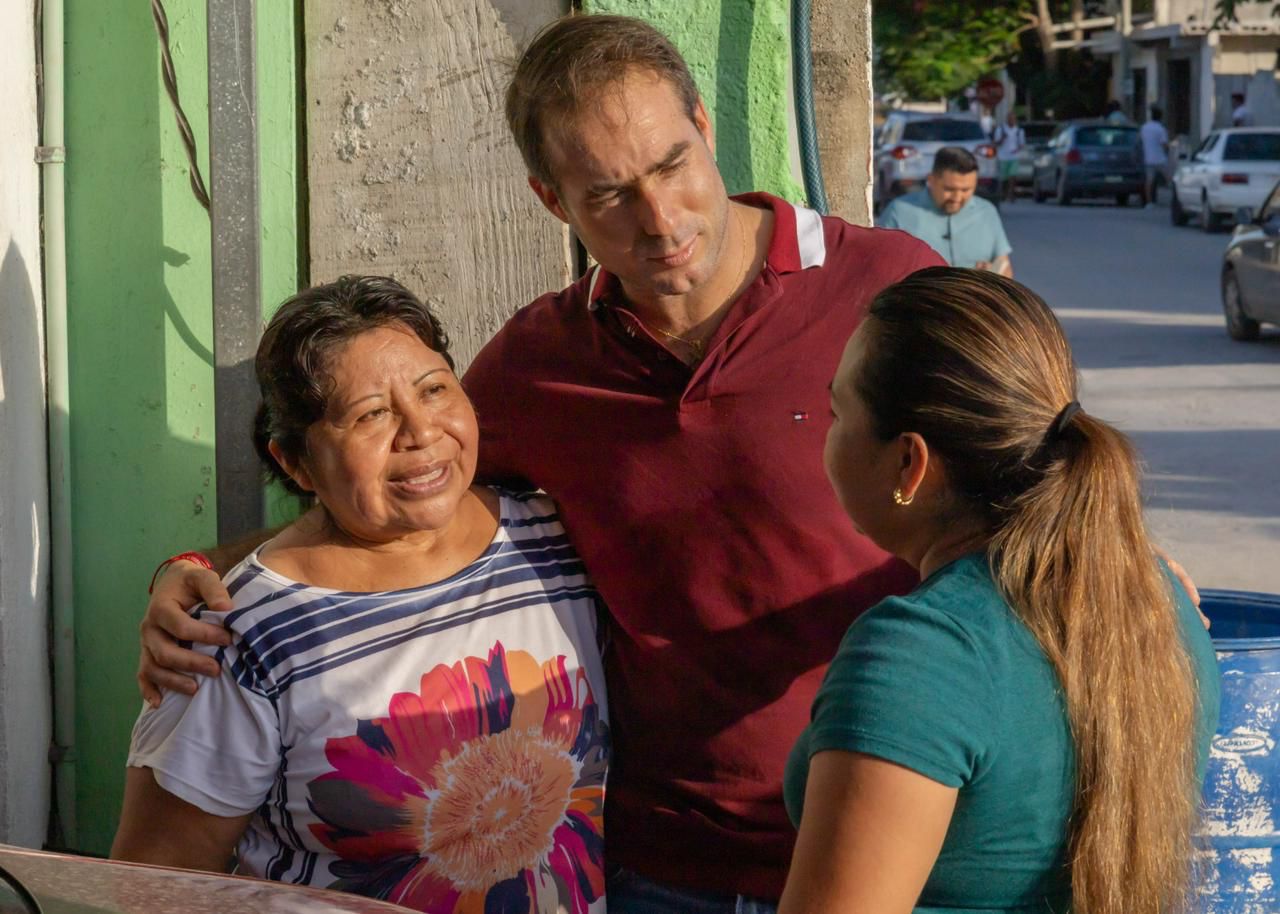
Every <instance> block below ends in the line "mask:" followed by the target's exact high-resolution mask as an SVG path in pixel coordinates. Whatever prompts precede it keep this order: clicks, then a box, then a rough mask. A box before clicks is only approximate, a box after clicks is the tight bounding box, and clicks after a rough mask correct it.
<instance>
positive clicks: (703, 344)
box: [641, 201, 748, 363]
mask: <svg viewBox="0 0 1280 914" xmlns="http://www.w3.org/2000/svg"><path fill="white" fill-rule="evenodd" d="M729 206H730V207H732V208H733V221H734V225H736V226H737V227H738V234H739V235H740V236H741V243H740V244H739V245H738V277H739V279H741V277H742V275H743V272H742V270H743V266H744V265H745V264H746V261H747V247H748V241H747V230H746V229H745V228H743V226H742V216H741V215H740V214H739V213H738V209H737V207H735V206H734V205H733V203H732V201H730V203H729ZM641 323H644V321H641ZM645 326H646V327H649V328H650V329H652V330H657V331H658V332H659V333H661V334H662V335H663V336H665V337H666V338H667V339H669V340H671V341H673V342H676V343H680V344H681V345H683V346H685V347H687V348H688V350H689V355H690V356H692V359H693V362H694V363H697V362H701V361H702V357H703V356H705V355H706V354H707V340H708V339H710V338H711V336H712V334H714V333H715V328H714V327H712V328H711V331H710V332H709V333H707V335H706V336H703V337H699V338H697V339H690V338H689V337H687V336H681V335H680V334H678V333H672V332H670V331H669V330H663V329H662V328H661V327H654V326H652V325H650V324H645Z"/></svg>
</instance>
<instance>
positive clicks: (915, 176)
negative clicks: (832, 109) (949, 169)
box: [874, 111, 1000, 209]
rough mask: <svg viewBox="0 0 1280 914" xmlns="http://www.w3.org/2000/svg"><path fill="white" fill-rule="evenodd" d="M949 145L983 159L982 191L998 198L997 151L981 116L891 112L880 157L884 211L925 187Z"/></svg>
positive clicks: (878, 191) (879, 195)
mask: <svg viewBox="0 0 1280 914" xmlns="http://www.w3.org/2000/svg"><path fill="white" fill-rule="evenodd" d="M944 146H960V147H962V148H964V149H967V150H969V151H970V152H972V153H973V154H974V157H975V158H976V159H977V160H978V193H979V194H981V195H982V196H984V197H986V198H987V199H989V200H995V199H996V198H997V196H998V193H997V192H998V190H999V188H998V185H999V178H1000V173H999V168H998V166H997V164H996V148H995V146H993V145H992V144H991V140H990V138H989V137H988V136H987V134H986V132H985V131H984V130H983V129H982V124H981V123H979V122H978V119H977V118H974V117H969V116H967V115H961V114H927V113H924V112H919V111H891V112H889V116H888V117H887V118H886V119H885V122H884V125H883V127H881V129H880V134H879V138H878V142H877V145H876V153H875V185H874V193H875V202H876V207H877V209H879V208H880V207H882V206H884V205H885V204H886V203H888V202H889V201H890V200H892V199H893V198H894V197H897V196H899V195H901V194H905V193H907V192H909V191H912V190H915V189H917V188H919V187H921V186H923V184H924V179H925V178H926V177H928V175H929V172H930V171H931V170H932V169H933V157H934V156H935V155H936V154H937V152H938V150H939V149H941V148H942V147H944Z"/></svg>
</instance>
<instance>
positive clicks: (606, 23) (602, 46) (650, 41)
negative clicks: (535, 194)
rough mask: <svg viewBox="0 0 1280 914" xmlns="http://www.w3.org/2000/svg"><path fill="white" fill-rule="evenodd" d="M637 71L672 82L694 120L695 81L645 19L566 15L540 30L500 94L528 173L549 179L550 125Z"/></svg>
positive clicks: (508, 123)
mask: <svg viewBox="0 0 1280 914" xmlns="http://www.w3.org/2000/svg"><path fill="white" fill-rule="evenodd" d="M635 70H642V71H648V72H650V73H652V74H654V75H655V76H657V77H659V78H661V79H663V80H665V81H666V82H667V83H668V84H670V86H671V87H672V89H674V90H675V93H676V97H677V98H678V99H679V100H680V103H681V106H682V107H683V108H684V111H685V114H687V115H688V117H689V119H690V120H692V119H693V116H694V111H695V110H696V109H697V107H698V87H697V85H696V84H695V83H694V81H693V76H692V75H691V74H690V73H689V66H688V64H686V63H685V61H684V58H683V57H681V56H680V52H679V51H677V50H676V47H675V45H673V44H672V43H671V41H670V40H669V39H668V38H667V36H666V35H663V34H662V33H661V32H659V31H658V30H657V29H655V28H654V27H653V26H651V25H649V24H648V23H647V22H644V21H643V20H640V19H634V18H632V17H630V16H606V15H588V16H582V15H578V16H565V17H563V18H561V19H557V20H556V21H555V22H552V23H551V24H550V25H548V26H546V27H545V28H543V29H542V31H540V32H538V34H537V35H535V36H534V38H533V41H532V42H531V43H530V44H529V47H528V48H527V49H525V52H524V54H522V55H521V56H520V61H519V63H517V64H516V68H515V73H514V75H513V76H512V78H511V85H510V86H508V87H507V98H506V115H507V126H508V127H510V128H511V135H512V137H514V138H515V141H516V146H517V147H519V149H520V155H521V156H523V157H524V163H525V166H526V167H527V168H528V169H529V174H530V175H532V176H533V177H535V178H537V179H538V180H539V181H542V182H543V183H545V184H553V185H554V183H555V181H554V179H553V177H552V175H551V168H550V165H549V163H548V160H547V131H548V127H549V126H550V125H551V124H554V123H557V122H560V121H563V120H564V119H566V118H568V117H570V116H572V115H574V114H576V113H577V112H578V111H580V110H581V109H582V108H583V107H584V106H585V105H588V104H590V103H592V102H594V101H596V100H597V99H598V98H599V97H600V94H601V93H602V91H604V90H605V89H608V88H610V87H611V86H614V85H616V84H617V83H618V82H620V81H621V80H622V79H624V78H625V77H626V76H627V75H628V74H629V73H631V72H632V71H635Z"/></svg>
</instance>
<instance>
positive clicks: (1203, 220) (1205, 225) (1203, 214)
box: [1200, 194, 1222, 232]
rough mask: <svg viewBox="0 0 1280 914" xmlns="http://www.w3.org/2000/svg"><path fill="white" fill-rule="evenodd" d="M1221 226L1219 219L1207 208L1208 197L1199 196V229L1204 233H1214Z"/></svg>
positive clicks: (1204, 195)
mask: <svg viewBox="0 0 1280 914" xmlns="http://www.w3.org/2000/svg"><path fill="white" fill-rule="evenodd" d="M1221 224H1222V220H1221V218H1220V217H1219V216H1218V214H1217V213H1215V212H1214V211H1213V209H1212V207H1210V206H1209V195H1208V194H1201V195H1200V228H1201V230H1202V231H1205V232H1216V231H1217V230H1218V226H1219V225H1221Z"/></svg>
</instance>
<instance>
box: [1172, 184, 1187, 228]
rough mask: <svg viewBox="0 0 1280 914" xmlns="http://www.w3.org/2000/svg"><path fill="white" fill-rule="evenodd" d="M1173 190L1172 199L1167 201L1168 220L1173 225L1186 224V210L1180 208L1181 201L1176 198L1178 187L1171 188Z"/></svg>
mask: <svg viewBox="0 0 1280 914" xmlns="http://www.w3.org/2000/svg"><path fill="white" fill-rule="evenodd" d="M1171 189H1172V191H1173V195H1172V196H1173V199H1172V200H1170V201H1169V221H1170V222H1172V223H1173V224H1174V225H1186V224H1187V219H1188V218H1190V217H1188V216H1187V211H1186V210H1185V209H1183V208H1182V202H1181V201H1180V200H1179V199H1178V188H1177V187H1173V188H1171Z"/></svg>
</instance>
